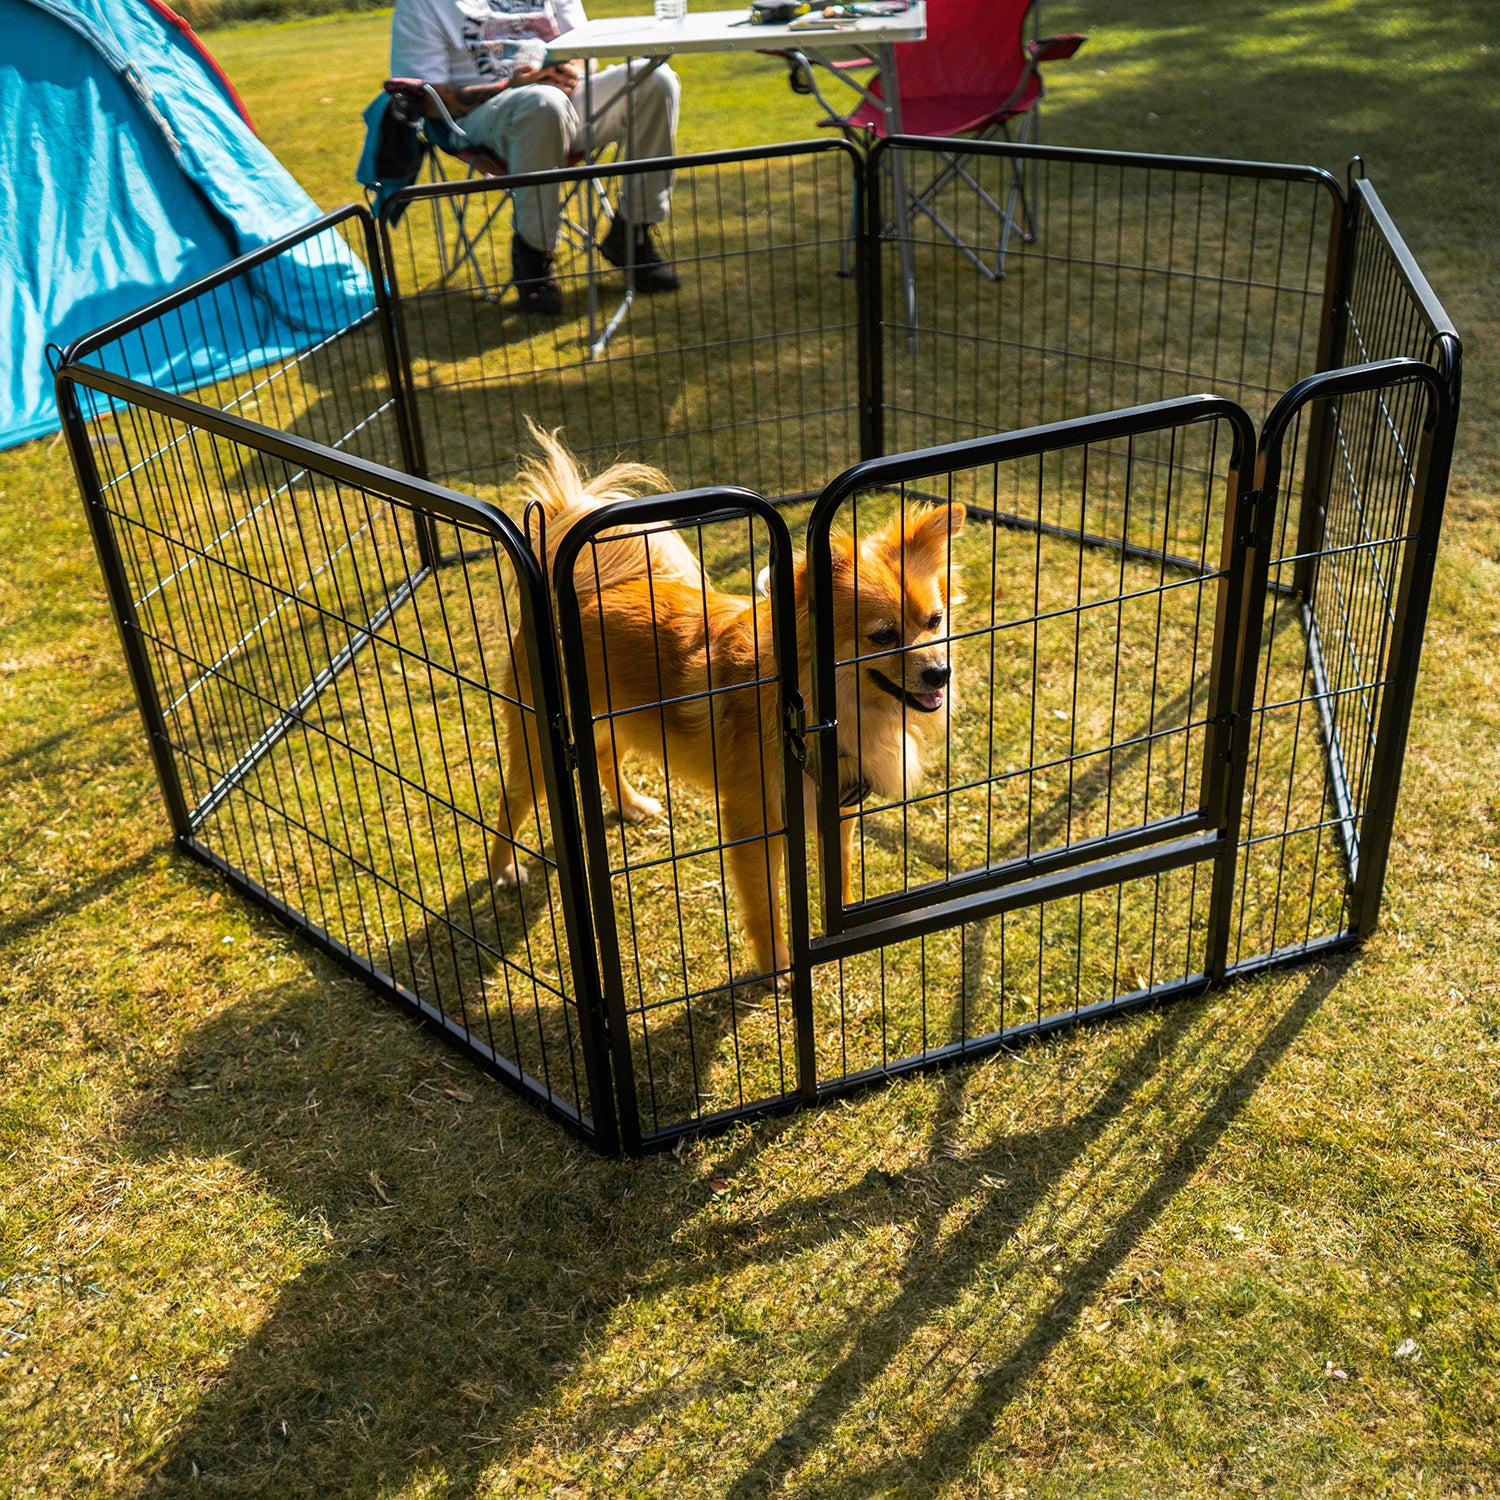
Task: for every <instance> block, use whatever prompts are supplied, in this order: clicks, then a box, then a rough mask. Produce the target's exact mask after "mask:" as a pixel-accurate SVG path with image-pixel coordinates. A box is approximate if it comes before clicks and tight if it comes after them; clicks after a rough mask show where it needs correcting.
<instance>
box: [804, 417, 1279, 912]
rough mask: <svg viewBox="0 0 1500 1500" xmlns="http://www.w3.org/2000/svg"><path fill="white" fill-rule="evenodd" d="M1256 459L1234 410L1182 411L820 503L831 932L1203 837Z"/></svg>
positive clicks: (1212, 801) (927, 469)
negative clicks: (1246, 474) (1234, 521)
mask: <svg viewBox="0 0 1500 1500" xmlns="http://www.w3.org/2000/svg"><path fill="white" fill-rule="evenodd" d="M1252 447H1253V429H1252V428H1251V427H1250V425H1249V422H1248V419H1247V418H1246V417H1245V416H1244V414H1243V413H1242V412H1240V411H1239V410H1238V408H1236V407H1233V406H1232V405H1231V404H1229V403H1222V402H1215V401H1211V400H1208V399H1206V398H1186V399H1184V400H1182V401H1180V402H1177V403H1167V404H1163V405H1160V406H1154V407H1142V408H1137V409H1134V410H1133V411H1129V412H1123V413H1116V414H1112V415H1106V416H1101V417H1099V418H1095V419H1091V420H1089V421H1087V422H1083V421H1080V422H1077V423H1072V424H1065V425H1063V426H1060V427H1055V428H1044V429H1036V430H1033V431H1032V432H1029V433H1019V434H1013V435H1011V436H1010V437H1009V438H1006V439H995V440H991V441H989V442H974V443H968V444H960V445H955V446H954V447H952V448H949V449H946V450H943V449H937V450H930V451H929V452H927V453H924V454H920V455H911V456H908V457H906V458H892V459H888V460H877V461H874V462H871V463H868V464H865V465H862V466H861V467H860V468H859V469H858V470H856V471H855V472H854V474H852V475H849V476H846V477H845V478H844V479H843V480H841V481H840V482H838V483H836V484H835V485H834V486H831V487H830V490H829V491H828V492H827V493H825V496H824V497H823V499H822V500H821V501H820V502H819V505H818V508H817V511H816V515H815V520H814V523H813V528H812V530H811V532H810V551H811V554H812V556H813V558H814V565H813V568H812V578H813V583H814V590H813V600H812V608H811V614H812V618H813V620H814V622H815V624H814V631H815V635H816V639H817V641H818V648H819V649H818V652H817V654H816V657H815V662H816V675H815V684H816V691H815V696H814V712H815V715H816V717H817V719H818V720H819V721H820V723H821V724H825V725H829V727H827V728H825V729H823V730H822V731H821V741H820V750H819V766H820V776H819V786H820V796H821V801H820V809H819V811H820V819H819V822H820V829H821V832H822V836H823V849H824V857H823V868H824V872H825V874H824V880H825V887H826V889H827V890H828V891H829V892H830V896H829V898H828V899H827V900H826V901H825V923H826V924H827V925H828V926H829V927H830V929H831V930H834V931H837V930H839V928H840V927H841V926H843V925H845V924H846V923H847V922H848V921H849V920H851V919H850V918H849V917H848V915H847V914H848V913H849V912H851V911H853V910H854V909H856V908H860V909H863V911H864V913H865V915H866V916H867V917H874V916H875V915H877V914H880V913H885V912H890V911H895V910H910V909H912V908H913V906H914V904H916V903H926V902H930V901H932V900H933V899H934V898H947V897H949V896H952V895H954V894H956V893H958V892H961V891H975V890H981V889H985V888H988V887H991V886H993V885H996V884H999V883H1003V882H1004V881H1006V880H1019V879H1023V878H1026V877H1028V876H1032V875H1035V874H1037V873H1039V872H1040V871H1042V870H1044V869H1062V868H1066V867H1071V866H1077V865H1079V864H1081V863H1084V862H1085V861H1087V860H1091V859H1099V858H1104V857H1106V856H1108V855H1111V854H1114V853H1119V852H1121V851H1122V850H1124V849H1126V848H1140V847H1144V846H1146V845H1149V844H1151V843H1153V842H1157V841H1165V840H1168V839H1171V838H1180V837H1184V836H1187V835H1191V834H1195V833H1201V832H1202V831H1203V830H1204V829H1205V828H1209V827H1214V826H1217V823H1218V820H1219V818H1220V816H1221V809H1220V807H1219V798H1220V794H1221V788H1219V786H1218V778H1217V769H1216V768H1217V764H1218V762H1217V761H1216V760H1215V759H1213V758H1212V754H1211V752H1212V750H1213V745H1214V741H1215V736H1216V733H1217V731H1218V730H1219V729H1220V728H1221V727H1222V725H1223V722H1224V716H1225V715H1227V713H1228V711H1229V707H1230V699H1229V696H1228V693H1229V688H1230V676H1231V674H1232V670H1233V668H1232V653H1233V651H1234V649H1235V646H1236V635H1237V631H1238V628H1239V618H1238V602H1237V600H1238V595H1237V592H1236V590H1235V589H1232V588H1231V587H1230V584H1231V580H1237V579H1238V571H1237V570H1238V567H1239V563H1238V561H1237V552H1238V549H1239V548H1241V547H1242V545H1243V542H1242V539H1241V538H1240V537H1239V536H1238V534H1237V532H1236V530H1235V528H1234V527H1233V526H1232V525H1230V524H1229V520H1230V518H1231V516H1232V514H1233V503H1232V502H1233V497H1234V495H1235V493H1236V489H1237V486H1238V481H1239V477H1240V473H1241V470H1242V468H1243V466H1244V465H1245V464H1246V463H1248V462H1249V455H1250V453H1251V450H1252ZM1225 651H1228V652H1230V653H1231V660H1230V662H1229V663H1228V664H1227V665H1226V663H1225V660H1224V653H1225ZM829 721H836V725H833V724H830V722H829ZM835 843H837V844H838V845H839V846H841V847H839V848H838V849H837V851H836V850H835V847H834V846H835ZM1205 857H1206V853H1205ZM840 873H841V876H842V890H843V899H842V902H840V901H838V900H836V899H835V898H834V895H833V893H835V892H836V891H837V889H838V879H839V875H840ZM841 908H842V910H841ZM861 919H862V920H863V919H864V918H861Z"/></svg>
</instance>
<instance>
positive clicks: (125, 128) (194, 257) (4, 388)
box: [0, 0, 372, 447]
mask: <svg viewBox="0 0 1500 1500" xmlns="http://www.w3.org/2000/svg"><path fill="white" fill-rule="evenodd" d="M0 36H3V37H4V38H5V44H4V47H3V48H0V329H4V330H5V332H4V335H3V338H4V342H3V344H0V359H3V368H0V447H5V446H9V445H11V444H13V443H19V442H22V441H24V440H25V439H27V438H30V437H35V436H38V435H39V434H41V433H45V432H50V431H52V430H53V429H55V428H56V427H57V425H58V415H57V409H56V405H55V402H54V398H53V394H52V381H51V373H50V370H49V369H48V364H47V346H48V345H49V344H57V345H62V346H65V345H67V344H69V343H71V342H72V341H73V340H74V339H76V338H78V337H79V336H81V335H82V334H85V333H87V332H90V331H91V330H93V329H95V328H98V327H100V326H101V325H103V324H106V323H108V322H111V321H113V320H114V319H117V318H120V317H123V316H124V315H125V314H127V313H130V312H133V311H135V310H136V309H137V308H139V307H141V306H143V305H144V304H146V303H148V302H151V301H153V300H154V299H155V298H157V297H160V296H162V295H164V294H165V293H167V292H170V291H173V290H175V289H177V288H180V287H182V286H185V285H186V284H187V283H188V282H191V281H193V280H195V279H197V278H198V277H200V276H203V275H206V274H207V273H208V272H210V271H213V270H216V269H217V268H218V267H220V266H222V265H224V264H225V263H226V262H228V261H230V260H232V259H234V258H235V257H236V256H238V255H242V254H244V253H246V252H248V251H251V250H256V249H259V248H261V247H262V246H264V245H267V244H270V243H271V242H272V241H274V240H276V239H277V238H279V237H280V236H282V235H284V234H286V233H287V232H289V231H291V230H293V229H296V228H298V227H300V226H302V225H305V224H307V223H310V222H311V221H312V220H314V219H315V218H317V217H318V213H319V211H318V208H317V205H316V204H314V203H313V201H312V199H311V198H309V197H308V196H307V194H306V193H305V192H303V190H302V189H301V188H300V187H299V186H298V185H297V184H296V182H295V181H294V180H293V179H292V177H291V176H290V174H289V173H288V172H287V171H286V170H285V168H283V167H282V166H281V164H280V163H279V162H277V160H276V159H275V157H274V156H272V155H271V153H270V152H269V151H268V150H267V149H266V147H265V146H264V145H262V144H261V142H260V141H259V140H258V139H256V137H255V135H254V134H253V132H252V131H251V130H250V128H249V126H248V124H247V123H246V121H245V119H244V116H243V114H242V111H241V107H240V106H239V103H238V101H237V99H236V98H235V96H234V91H233V89H232V88H230V86H229V85H228V83H227V80H225V79H223V77H222V75H220V74H219V73H218V71H217V69H216V68H214V67H213V66H212V65H211V64H210V63H209V62H208V61H206V59H205V54H204V53H203V51H202V49H201V47H200V46H199V45H198V43H197V39H196V38H195V37H193V36H192V33H191V31H190V30H188V28H187V27H186V25H185V23H182V22H180V21H179V20H178V18H177V17H175V16H173V15H172V13H171V12H170V11H167V10H166V8H165V6H159V5H157V4H155V3H153V0H0ZM334 238H336V236H333V235H325V236H321V237H319V238H318V239H315V240H312V241H308V242H307V243H305V244H303V245H301V246H298V247H296V249H295V250H292V251H289V252H288V253H287V254H285V255H283V256H280V257H278V258H277V260H276V261H275V262H274V263H273V265H272V266H271V267H267V268H266V269H265V270H263V271H261V272H259V273H257V274H255V275H252V276H251V277H248V278H237V279H236V281H235V282H234V283H233V284H232V285H231V286H230V287H226V288H224V289H222V290H221V291H220V292H218V293H216V294H215V297H216V299H217V300H218V301H219V303H220V304H221V310H222V311H223V312H224V313H225V316H221V317H212V318H199V319H198V320H197V321H196V322H195V323H193V322H189V320H187V319H186V318H180V319H177V320H176V321H175V323H173V324H172V325H171V326H170V328H169V327H168V326H167V325H163V326H162V327H161V328H159V329H157V330H155V331H154V333H153V336H152V337H151V338H149V339H148V340H147V342H146V343H145V345H144V346H143V345H142V344H141V343H140V342H139V341H138V342H137V344H136V345H135V347H134V348H133V349H132V361H131V366H130V368H129V369H128V371H127V370H126V369H125V367H124V365H123V364H115V363H114V360H115V357H116V356H114V355H112V354H111V352H110V351H109V350H106V351H104V353H103V354H102V355H101V360H102V362H103V363H105V364H106V365H113V367H115V368H118V369H120V370H121V371H122V373H129V374H132V375H134V376H135V377H136V378H137V379H146V380H149V381H150V382H151V383H152V384H155V385H158V386H161V387H163V388H165V389H169V390H179V391H181V390H187V389H192V388H194V387H196V386H199V385H202V384H203V383H205V382H206V381H208V380H210V379H215V378H220V377H222V376H224V375H225V374H228V373H230V372H231V371H233V370H236V369H243V368H247V367H249V366H251V365H254V364H257V363H261V362H263V361H265V360H267V359H271V358H275V357H278V356H282V355H285V354H288V353H291V352H294V351H295V350H297V349H299V348H305V347H307V345H309V344H310V343H312V342H315V341H317V340H318V339H319V338H322V337H326V336H327V335H329V334H331V333H334V332H337V331H338V330H339V329H340V328H343V327H347V326H348V325H349V324H350V323H352V322H353V321H355V320H356V319H358V318H359V317H361V316H362V315H363V314H364V313H365V312H366V311H367V310H368V308H369V306H370V303H371V297H372V292H371V287H370V282H369V276H368V274H367V272H366V271H365V269H364V267H363V265H362V264H361V263H360V262H359V261H358V259H357V258H356V257H355V256H353V255H352V254H351V253H350V252H349V251H348V250H347V249H345V248H344V247H343V245H342V242H341V241H340V242H339V243H338V244H337V246H336V247H335V248H333V249H332V250H330V245H329V241H330V240H332V239H334ZM229 303H232V304H233V306H232V307H231V306H226V305H225V304H229ZM143 347H144V349H145V351H146V353H147V354H148V355H149V366H150V367H149V370H148V369H144V368H143V354H142V350H143Z"/></svg>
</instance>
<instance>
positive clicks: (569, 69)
mask: <svg viewBox="0 0 1500 1500" xmlns="http://www.w3.org/2000/svg"><path fill="white" fill-rule="evenodd" d="M532 81H533V82H535V83H550V84H551V85H552V87H553V88H557V89H561V90H562V91H563V93H565V94H569V95H571V94H572V93H573V90H574V89H576V88H577V87H578V85H579V84H580V83H582V82H583V64H582V63H581V62H579V61H578V60H577V58H570V59H569V60H568V61H567V62H560V63H553V64H552V66H551V67H549V68H543V69H542V71H541V72H540V74H538V76H537V77H536V78H535V79H533V80H532Z"/></svg>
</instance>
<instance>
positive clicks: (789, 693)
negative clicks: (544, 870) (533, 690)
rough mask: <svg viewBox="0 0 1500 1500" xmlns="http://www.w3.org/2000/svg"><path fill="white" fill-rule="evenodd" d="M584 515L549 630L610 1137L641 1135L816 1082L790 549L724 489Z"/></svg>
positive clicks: (573, 535) (561, 549)
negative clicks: (605, 1041)
mask: <svg viewBox="0 0 1500 1500" xmlns="http://www.w3.org/2000/svg"><path fill="white" fill-rule="evenodd" d="M596 515H597V517H598V519H597V520H596V521H594V522H593V523H589V522H580V523H578V524H575V525H574V527H573V529H572V530H571V531H570V532H569V533H568V534H567V535H566V536H565V537H564V538H563V539H562V541H561V543H560V544H559V546H558V554H557V561H556V564H555V572H556V581H557V590H558V623H559V629H560V631H561V636H562V641H563V648H564V660H565V663H566V668H567V674H568V680H569V685H570V690H571V702H572V722H573V725H574V737H575V740H576V742H577V758H578V768H579V778H580V782H581V788H580V800H581V804H582V807H583V811H584V821H585V827H586V829H587V832H588V837H589V862H590V871H591V878H592V890H593V898H594V908H595V921H596V923H597V926H598V931H599V935H600V944H601V951H602V964H603V977H604V983H605V989H606V993H607V995H608V997H609V1001H610V1013H611V1019H612V1025H613V1027H614V1031H615V1038H616V1049H615V1056H616V1072H617V1077H618V1079H619V1086H620V1089H621V1092H622V1098H621V1101H620V1113H621V1126H622V1132H623V1134H624V1135H625V1137H626V1139H627V1140H629V1139H631V1137H632V1135H633V1134H634V1133H636V1132H639V1135H640V1137H641V1138H642V1139H646V1140H650V1139H652V1138H662V1137H663V1136H664V1135H665V1134H670V1133H671V1132H672V1131H673V1130H674V1128H678V1129H680V1128H681V1127H682V1126H684V1125H688V1124H698V1123H701V1122H702V1121H703V1120H704V1119H706V1118H710V1117H713V1116H716V1115H724V1114H727V1113H730V1112H736V1111H741V1110H744V1109H746V1108H750V1107H754V1106H756V1105H763V1104H765V1103H766V1102H767V1101H771V1100H782V1099H786V1098H789V1097H792V1096H794V1094H795V1092H796V1091H797V1089H798V1088H799V1085H800V1086H805V1087H809V1088H810V1086H811V1084H810V1078H808V1077H807V1076H806V1064H807V1060H808V1057H807V1053H808V1035H809V1033H808V1027H809V1025H810V1016H809V1014H808V1011H807V1007H806V1003H805V989H804V992H803V994H802V996H801V1003H800V1006H799V1005H798V1004H797V1002H795V1001H794V999H793V996H794V992H795V991H796V989H797V987H798V985H799V984H802V985H805V979H806V963H805V953H806V931H807V917H806V912H807V905H806V885H805V874H804V868H803V853H802V800H803V795H804V792H803V777H802V772H801V769H800V767H798V766H797V765H795V764H794V763H793V761H792V759H791V757H790V756H789V754H788V751H787V746H786V743H785V738H784V734H783V725H784V723H785V716H784V707H785V705H786V704H787V703H789V702H792V701H795V693H796V677H797V652H798V645H797V628H796V625H795V623H794V605H793V585H792V577H791V571H792V565H791V561H790V550H791V544H790V537H789V535H788V533H787V531H786V528H785V525H784V524H783V522H782V519H781V517H780V516H779V515H778V514H777V513H776V512H775V511H774V510H773V509H772V508H771V507H770V506H769V505H767V504H766V502H765V501H763V500H759V499H758V498H756V497H753V496H748V495H745V494H742V493H736V492H733V491H730V492H722V491H700V492H695V493H689V494H687V495H684V496H676V497H670V498H667V499H664V500H651V501H635V502H630V503H628V504H626V505H616V506H612V507H610V508H609V509H608V510H607V511H604V512H599V513H596ZM606 522H613V523H614V524H608V525H606V524H605V523H606ZM673 522H676V523H678V526H679V529H677V530H670V529H667V526H668V523H673ZM549 545H550V543H549ZM763 570H765V571H764V573H763ZM758 579H761V580H762V583H763V586H765V587H766V588H767V589H768V590H769V595H768V596H767V597H758V596H757V593H756V589H757V580H758ZM799 1018H800V1024H799ZM799 1037H800V1040H799ZM799 1048H800V1049H801V1051H800V1053H799Z"/></svg>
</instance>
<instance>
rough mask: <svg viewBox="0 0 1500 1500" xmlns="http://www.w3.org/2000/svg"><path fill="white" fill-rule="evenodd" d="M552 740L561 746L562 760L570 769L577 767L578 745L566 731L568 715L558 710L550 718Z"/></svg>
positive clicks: (573, 769) (574, 769)
mask: <svg viewBox="0 0 1500 1500" xmlns="http://www.w3.org/2000/svg"><path fill="white" fill-rule="evenodd" d="M552 740H553V743H554V744H556V745H560V746H561V747H562V753H563V760H564V762H565V763H566V765H567V767H568V769H569V770H570V771H576V770H577V769H578V746H577V745H575V744H574V743H573V736H572V735H571V734H569V733H568V716H567V715H566V714H565V713H561V712H559V713H558V714H556V715H555V716H554V717H553V720H552Z"/></svg>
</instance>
